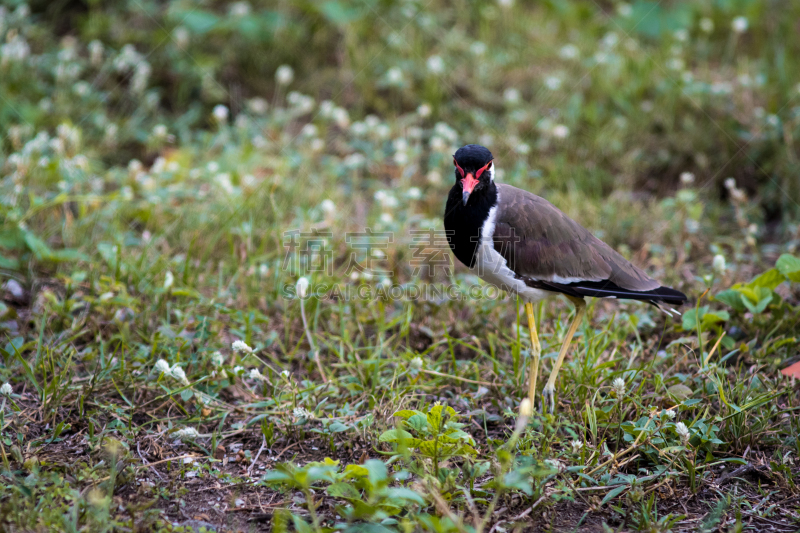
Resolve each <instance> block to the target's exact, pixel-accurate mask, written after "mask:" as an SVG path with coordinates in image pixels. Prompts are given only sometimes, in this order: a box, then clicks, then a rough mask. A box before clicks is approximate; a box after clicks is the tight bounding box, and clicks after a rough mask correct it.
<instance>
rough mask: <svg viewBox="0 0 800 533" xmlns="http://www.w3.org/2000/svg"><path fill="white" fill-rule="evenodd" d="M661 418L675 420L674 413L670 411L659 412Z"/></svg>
mask: <svg viewBox="0 0 800 533" xmlns="http://www.w3.org/2000/svg"><path fill="white" fill-rule="evenodd" d="M661 416H666V417H667V418H669V419H670V420H675V416H676V413H675V411H674V410H672V409H664V410H663V411H661Z"/></svg>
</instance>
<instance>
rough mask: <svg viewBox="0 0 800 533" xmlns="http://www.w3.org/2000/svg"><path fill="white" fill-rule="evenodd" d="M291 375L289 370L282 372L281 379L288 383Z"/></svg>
mask: <svg viewBox="0 0 800 533" xmlns="http://www.w3.org/2000/svg"><path fill="white" fill-rule="evenodd" d="M291 375H292V374H291V373H290V372H289V371H288V370H283V371H281V378H283V379H285V380H286V381H289V377H290V376H291Z"/></svg>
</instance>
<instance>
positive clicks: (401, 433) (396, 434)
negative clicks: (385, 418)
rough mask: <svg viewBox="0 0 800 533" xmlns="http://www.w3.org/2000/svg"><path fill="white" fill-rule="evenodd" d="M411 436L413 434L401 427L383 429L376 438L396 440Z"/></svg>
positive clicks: (389, 440) (381, 440) (386, 440)
mask: <svg viewBox="0 0 800 533" xmlns="http://www.w3.org/2000/svg"><path fill="white" fill-rule="evenodd" d="M413 438H414V436H413V435H412V434H411V433H409V432H408V431H405V430H403V429H389V430H386V431H384V432H383V433H382V434H381V436H380V437H378V440H379V441H380V442H398V441H400V440H401V439H402V440H410V439H413Z"/></svg>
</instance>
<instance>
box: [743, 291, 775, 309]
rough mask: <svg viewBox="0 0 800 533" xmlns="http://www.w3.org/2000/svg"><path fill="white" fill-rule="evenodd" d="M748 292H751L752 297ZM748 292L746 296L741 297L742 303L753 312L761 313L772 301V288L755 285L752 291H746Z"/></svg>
mask: <svg viewBox="0 0 800 533" xmlns="http://www.w3.org/2000/svg"><path fill="white" fill-rule="evenodd" d="M748 293H753V294H752V296H753V297H752V298H751V295H750V294H748ZM748 293H746V296H747V298H744V299H742V303H743V304H744V306H745V307H747V309H748V310H749V311H750V312H751V313H753V314H757V313H763V312H764V310H765V309H766V308H767V306H768V305H769V303H770V302H771V301H772V289H768V288H766V287H755V288H754V289H753V290H752V291H748ZM751 302H752V303H751Z"/></svg>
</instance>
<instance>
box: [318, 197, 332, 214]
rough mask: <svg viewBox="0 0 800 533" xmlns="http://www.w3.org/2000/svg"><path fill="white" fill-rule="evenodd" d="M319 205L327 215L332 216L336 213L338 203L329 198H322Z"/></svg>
mask: <svg viewBox="0 0 800 533" xmlns="http://www.w3.org/2000/svg"><path fill="white" fill-rule="evenodd" d="M319 207H320V209H322V212H323V213H325V215H326V216H329V217H332V216H333V215H334V214H335V213H336V204H335V203H333V200H331V199H329V198H325V199H324V200H322V203H321V204H319Z"/></svg>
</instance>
